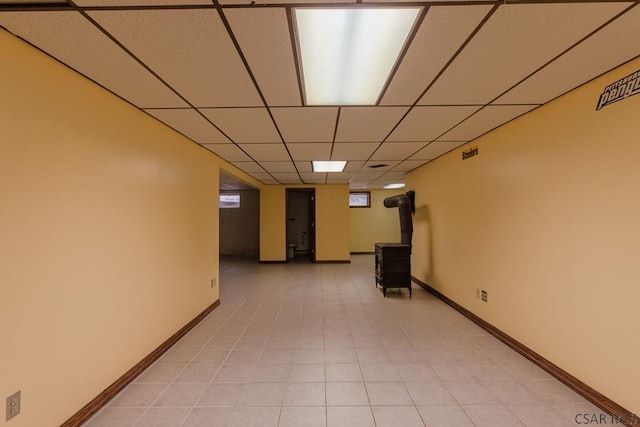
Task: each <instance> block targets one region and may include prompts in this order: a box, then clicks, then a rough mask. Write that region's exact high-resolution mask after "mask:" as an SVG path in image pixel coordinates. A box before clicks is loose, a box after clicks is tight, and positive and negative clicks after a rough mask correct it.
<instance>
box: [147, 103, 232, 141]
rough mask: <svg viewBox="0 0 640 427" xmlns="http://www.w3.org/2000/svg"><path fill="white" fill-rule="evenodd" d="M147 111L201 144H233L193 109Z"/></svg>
mask: <svg viewBox="0 0 640 427" xmlns="http://www.w3.org/2000/svg"><path fill="white" fill-rule="evenodd" d="M145 111H146V112H147V113H149V114H151V115H152V116H154V117H155V118H157V119H158V120H160V121H161V122H164V123H166V124H167V125H169V126H171V127H172V128H174V129H175V130H177V131H178V132H180V133H182V134H184V135H185V136H187V137H188V138H191V139H193V140H194V141H195V142H197V143H199V144H215V143H223V142H228V143H231V141H229V140H228V139H227V138H226V137H225V136H224V135H223V134H222V133H220V131H218V130H217V129H216V128H215V127H214V126H213V125H212V124H211V123H209V122H208V121H207V120H206V119H205V118H204V117H202V116H201V115H200V114H198V112H197V111H195V110H193V109H190V108H183V109H160V110H145Z"/></svg>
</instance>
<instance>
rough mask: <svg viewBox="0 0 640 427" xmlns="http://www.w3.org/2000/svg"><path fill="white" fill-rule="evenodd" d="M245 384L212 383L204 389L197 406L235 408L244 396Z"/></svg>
mask: <svg viewBox="0 0 640 427" xmlns="http://www.w3.org/2000/svg"><path fill="white" fill-rule="evenodd" d="M246 387H247V384H245V383H212V384H209V386H208V387H207V388H206V390H205V391H204V393H203V394H202V397H201V398H200V401H199V402H198V403H197V406H236V405H237V404H238V402H240V399H241V398H242V396H243V395H244V390H245V389H246Z"/></svg>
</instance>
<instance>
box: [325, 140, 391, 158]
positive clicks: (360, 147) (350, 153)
mask: <svg viewBox="0 0 640 427" xmlns="http://www.w3.org/2000/svg"><path fill="white" fill-rule="evenodd" d="M378 145H380V143H378V142H336V143H335V144H334V145H333V154H332V156H331V157H332V159H333V160H367V159H368V158H369V156H371V154H373V152H374V150H375V149H376V148H378Z"/></svg>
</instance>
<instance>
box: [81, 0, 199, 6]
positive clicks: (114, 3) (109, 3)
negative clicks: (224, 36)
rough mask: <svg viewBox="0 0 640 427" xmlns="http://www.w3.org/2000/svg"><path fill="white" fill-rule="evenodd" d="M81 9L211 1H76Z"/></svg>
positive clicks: (194, 3) (195, 3)
mask: <svg viewBox="0 0 640 427" xmlns="http://www.w3.org/2000/svg"><path fill="white" fill-rule="evenodd" d="M74 3H75V4H76V5H77V6H80V7H90V6H110V7H114V6H175V5H180V6H182V5H211V0H74Z"/></svg>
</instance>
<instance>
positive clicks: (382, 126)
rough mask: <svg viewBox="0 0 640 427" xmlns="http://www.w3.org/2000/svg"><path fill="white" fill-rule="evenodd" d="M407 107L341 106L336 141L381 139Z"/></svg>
mask: <svg viewBox="0 0 640 427" xmlns="http://www.w3.org/2000/svg"><path fill="white" fill-rule="evenodd" d="M407 110H408V108H407V107H342V109H341V110H340V121H339V123H338V132H337V133H336V141H340V142H371V141H374V142H375V141H382V140H383V139H384V138H385V137H386V136H387V134H388V133H389V132H390V131H391V129H393V127H394V126H395V125H396V123H398V121H399V120H400V119H401V118H402V116H403V115H404V113H406V112H407Z"/></svg>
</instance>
